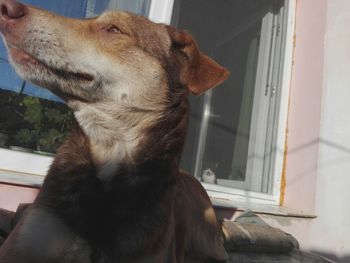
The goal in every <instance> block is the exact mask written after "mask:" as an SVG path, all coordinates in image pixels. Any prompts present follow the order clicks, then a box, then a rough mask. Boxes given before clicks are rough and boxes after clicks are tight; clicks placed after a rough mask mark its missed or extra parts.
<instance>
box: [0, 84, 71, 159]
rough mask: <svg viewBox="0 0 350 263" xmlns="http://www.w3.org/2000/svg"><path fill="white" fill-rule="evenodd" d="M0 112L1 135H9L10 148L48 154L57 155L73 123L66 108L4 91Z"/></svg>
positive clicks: (0, 102)
mask: <svg viewBox="0 0 350 263" xmlns="http://www.w3.org/2000/svg"><path fill="white" fill-rule="evenodd" d="M23 85H25V84H23ZM0 112H1V114H0V133H3V134H7V135H8V140H7V141H6V142H5V143H6V146H7V147H9V146H20V147H25V148H28V149H33V150H40V151H45V152H55V150H56V148H57V147H58V146H59V145H60V144H61V143H62V141H63V140H64V138H65V137H66V135H67V133H68V132H69V130H70V129H71V127H72V124H73V120H74V117H73V114H72V112H71V111H70V110H69V109H68V108H67V106H66V105H65V104H62V103H59V102H55V101H50V100H46V99H40V98H37V97H32V96H27V95H24V94H18V93H15V92H11V91H5V90H2V91H1V96H0ZM3 146H5V145H3Z"/></svg>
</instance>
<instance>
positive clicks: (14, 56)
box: [0, 0, 228, 144]
mask: <svg viewBox="0 0 350 263" xmlns="http://www.w3.org/2000/svg"><path fill="white" fill-rule="evenodd" d="M0 31H1V33H2V35H3V37H4V42H5V45H6V47H7V48H8V52H9V57H10V61H11V63H12V65H13V66H14V67H15V68H16V70H17V72H18V73H19V74H20V75H21V76H22V77H23V78H24V79H26V80H29V81H31V82H33V83H35V84H38V85H40V86H42V87H45V88H47V89H49V90H51V91H53V92H54V93H56V94H57V95H58V96H60V97H61V98H62V99H64V100H65V101H66V102H67V103H68V105H69V106H71V107H72V108H73V110H74V111H75V112H76V116H77V119H78V121H79V123H80V124H81V126H82V127H83V129H84V131H86V132H87V134H88V135H89V136H90V137H92V138H93V139H94V140H95V142H96V144H98V142H99V141H103V140H105V139H106V138H107V139H108V140H107V141H108V142H105V143H107V144H109V143H111V142H112V141H115V140H116V138H115V137H118V136H119V137H120V136H124V137H125V133H128V134H129V137H128V138H124V140H127V141H135V137H138V136H139V133H140V132H139V130H140V129H141V127H142V128H146V127H150V126H152V123H153V124H154V122H156V121H159V119H160V118H162V116H164V115H166V114H167V110H169V108H170V107H176V105H177V106H179V105H181V104H182V101H183V100H185V98H186V95H187V94H188V93H192V94H196V95H198V94H201V93H203V92H204V91H206V90H207V89H209V88H212V87H215V86H217V85H218V84H220V83H221V82H223V81H224V80H225V79H226V78H227V77H228V71H227V70H226V69H225V68H223V67H221V66H220V65H218V64H217V63H216V62H214V61H213V60H211V59H210V58H208V57H207V56H206V55H204V54H202V53H201V52H200V51H199V50H198V46H197V44H196V43H195V41H194V40H193V38H192V37H191V36H190V35H189V34H188V33H186V32H184V31H179V30H177V29H175V28H172V27H169V26H166V25H163V24H156V23H153V22H151V21H149V20H148V19H146V18H144V17H140V16H137V15H133V14H130V13H126V12H119V11H113V12H106V13H104V14H102V15H101V16H99V17H96V18H92V19H71V18H66V17H61V16H57V15H55V14H52V13H49V12H47V11H43V10H40V9H37V8H34V7H29V6H26V5H23V4H21V3H19V2H16V1H14V0H0ZM179 107H180V106H179ZM88 109H90V110H88ZM87 115H88V116H87ZM155 116H156V117H155ZM102 119H103V121H102ZM116 120H119V121H116ZM87 122H88V123H87ZM121 122H123V123H124V124H125V122H128V123H129V124H128V125H124V128H123V129H122V130H120V129H119V130H120V131H119V133H118V132H117V133H115V132H116V127H115V125H118V127H119V126H123V125H122V124H121ZM140 125H141V126H140ZM92 126H93V127H92ZM105 126H107V127H105ZM135 126H140V127H139V128H138V131H135V132H134V133H132V128H133V127H135ZM89 128H91V129H90V131H87V130H89ZM101 129H103V130H104V132H103V134H102V135H101V132H100V130H101ZM91 130H92V131H91ZM107 130H108V132H107ZM123 134H124V135H123Z"/></svg>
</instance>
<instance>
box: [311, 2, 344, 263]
mask: <svg viewBox="0 0 350 263" xmlns="http://www.w3.org/2000/svg"><path fill="white" fill-rule="evenodd" d="M349 27H350V1H349V0H336V1H335V0H328V4H327V26H326V34H325V64H324V83H323V96H322V98H323V99H322V116H321V133H320V145H319V160H318V177H317V188H316V207H315V209H316V210H315V211H316V214H317V215H318V219H317V220H316V221H315V224H313V226H312V228H311V239H312V241H313V242H312V246H313V248H314V249H316V250H320V251H325V252H326V253H327V252H329V253H336V254H337V255H338V256H339V257H341V258H343V257H348V258H347V260H348V261H346V262H350V205H349V203H348V202H349V200H350V191H349V187H350V30H349ZM344 262H345V261H344Z"/></svg>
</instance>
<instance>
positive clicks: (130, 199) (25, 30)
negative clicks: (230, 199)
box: [0, 0, 228, 263]
mask: <svg viewBox="0 0 350 263" xmlns="http://www.w3.org/2000/svg"><path fill="white" fill-rule="evenodd" d="M2 1H3V2H1V1H0V5H1V10H2V14H1V16H0V31H1V32H2V34H3V35H4V39H5V44H6V46H7V47H8V50H9V54H10V59H11V62H12V64H13V65H14V67H15V68H16V70H17V72H18V73H19V74H20V75H22V76H23V77H24V78H25V79H27V80H29V81H32V82H34V83H37V84H39V85H42V86H43V87H45V88H48V89H50V90H52V91H53V92H55V93H56V94H57V95H58V96H60V97H61V98H63V99H64V100H66V102H67V104H68V105H69V106H70V107H71V108H72V110H73V111H74V113H75V116H76V119H77V128H76V129H75V130H74V131H73V132H72V134H71V136H70V137H69V138H68V139H67V141H66V142H65V143H64V144H63V145H62V146H61V147H60V148H59V149H58V151H57V154H56V157H55V160H54V162H53V164H52V166H51V168H50V170H49V172H48V175H47V177H46V179H45V182H44V184H43V187H42V189H41V191H40V193H39V195H38V198H37V199H36V201H35V203H34V206H33V208H32V209H31V210H30V211H29V212H28V214H27V215H26V216H25V217H24V219H23V220H22V221H21V222H20V223H19V224H18V226H17V227H16V230H15V231H14V232H13V234H12V235H11V236H10V238H9V239H8V240H7V242H6V243H5V245H4V246H3V247H2V248H1V250H0V262H6V263H12V262H23V263H29V262H33V263H34V262H35V263H40V262H65V263H69V262H76V263H79V262H128V263H129V262H135V263H136V262H177V263H180V262H207V261H208V262H209V261H210V260H218V261H220V260H224V259H225V257H226V255H225V250H224V248H223V245H222V240H221V234H220V231H219V226H218V223H217V220H216V218H215V213H214V210H213V207H212V206H211V203H210V200H209V198H208V196H207V194H206V192H205V190H204V189H203V187H202V186H201V185H200V183H198V182H197V181H196V180H195V179H194V178H193V177H192V176H190V175H188V174H185V173H181V172H179V160H180V155H181V151H182V147H183V144H184V138H185V135H186V128H187V114H188V102H187V95H188V94H189V93H193V94H201V93H203V92H205V91H206V90H207V89H209V88H212V87H214V86H216V85H218V84H220V83H221V82H222V81H224V80H225V79H226V78H227V76H228V72H227V70H226V69H224V68H223V67H221V66H219V65H218V64H217V63H216V62H214V61H213V60H211V59H210V58H208V57H207V56H205V55H204V54H202V53H201V52H200V51H199V50H198V46H197V44H196V43H195V41H194V40H193V38H192V37H191V36H190V35H189V34H188V33H186V32H183V31H178V30H176V29H175V28H172V27H169V26H166V25H162V24H155V23H152V22H151V21H149V20H147V19H146V18H143V17H139V16H136V15H132V14H129V13H125V12H107V13H105V14H103V15H101V16H100V17H97V18H93V19H87V20H77V19H70V18H64V17H60V16H56V15H54V14H52V13H49V12H46V11H43V10H39V9H36V8H32V7H28V6H24V5H22V4H18V3H17V2H14V0H2ZM14 3H16V4H14ZM14 5H16V6H15V7H14ZM12 7H13V10H12V9H11V8H12ZM16 8H17V9H16ZM4 10H5V11H4ZM11 10H12V11H11ZM16 10H17V13H18V10H20V11H23V15H21V16H18V17H15V18H11V17H10V15H11V14H15V13H16ZM40 252H42V253H40Z"/></svg>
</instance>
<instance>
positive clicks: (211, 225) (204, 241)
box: [175, 172, 227, 260]
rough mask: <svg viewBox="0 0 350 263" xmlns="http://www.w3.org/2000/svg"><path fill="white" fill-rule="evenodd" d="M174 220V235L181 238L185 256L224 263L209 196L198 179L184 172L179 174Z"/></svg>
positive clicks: (222, 248) (223, 251)
mask: <svg viewBox="0 0 350 263" xmlns="http://www.w3.org/2000/svg"><path fill="white" fill-rule="evenodd" d="M175 217H176V222H177V229H176V230H177V235H180V237H179V236H178V237H177V240H178V239H180V240H181V238H183V240H184V246H185V251H186V254H194V255H196V254H198V255H203V256H204V257H206V258H211V259H216V260H225V259H226V257H227V254H226V251H225V249H224V246H223V238H222V234H221V231H220V226H219V223H218V221H217V218H216V215H215V211H214V208H213V206H212V204H211V202H210V199H209V196H208V195H207V193H206V191H205V190H204V188H203V186H202V185H201V184H200V183H199V182H198V181H197V179H195V178H194V177H193V176H191V175H189V174H187V173H185V172H180V173H179V174H178V178H177V194H176V200H175ZM177 245H178V244H177Z"/></svg>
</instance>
